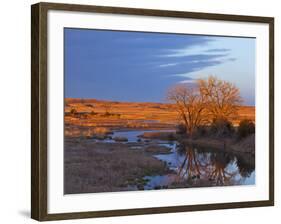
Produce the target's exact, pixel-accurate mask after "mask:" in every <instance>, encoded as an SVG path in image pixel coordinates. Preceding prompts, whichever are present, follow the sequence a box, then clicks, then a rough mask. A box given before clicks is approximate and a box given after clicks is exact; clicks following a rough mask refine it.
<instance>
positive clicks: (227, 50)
mask: <svg viewBox="0 0 281 224" xmlns="http://www.w3.org/2000/svg"><path fill="white" fill-rule="evenodd" d="M229 51H230V49H227V48H214V49H208V50H205V52H207V53H213V52H214V53H218V52H229Z"/></svg>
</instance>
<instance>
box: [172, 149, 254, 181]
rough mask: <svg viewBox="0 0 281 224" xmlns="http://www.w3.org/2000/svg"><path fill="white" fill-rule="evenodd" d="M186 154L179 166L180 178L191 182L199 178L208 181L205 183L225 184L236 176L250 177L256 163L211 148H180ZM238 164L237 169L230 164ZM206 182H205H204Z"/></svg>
mask: <svg viewBox="0 0 281 224" xmlns="http://www.w3.org/2000/svg"><path fill="white" fill-rule="evenodd" d="M178 150H179V152H180V153H181V154H183V155H184V160H183V162H182V163H181V164H180V166H179V168H178V176H179V180H183V179H185V180H187V181H188V182H190V183H191V184H193V183H195V182H196V181H197V179H201V180H205V181H208V183H207V182H205V185H215V186H223V185H229V184H231V182H233V181H235V176H237V175H238V174H240V175H241V176H242V177H249V176H250V175H251V173H252V172H253V171H254V169H255V165H254V164H253V163H250V162H249V161H248V159H245V158H244V157H242V156H240V157H238V156H234V155H233V154H231V153H226V152H215V153H214V152H211V151H210V150H197V149H195V148H194V147H192V146H182V145H180V146H179V148H178ZM235 161H236V165H237V168H238V169H237V170H235V169H234V170H232V169H230V168H229V165H235V163H234V162H235ZM202 184H204V183H202Z"/></svg>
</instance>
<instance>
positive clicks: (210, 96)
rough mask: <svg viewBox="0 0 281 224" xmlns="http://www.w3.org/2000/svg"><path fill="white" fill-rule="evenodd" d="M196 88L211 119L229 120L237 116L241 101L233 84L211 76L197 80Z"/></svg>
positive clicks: (238, 92)
mask: <svg viewBox="0 0 281 224" xmlns="http://www.w3.org/2000/svg"><path fill="white" fill-rule="evenodd" d="M198 86H199V91H200V94H201V95H202V96H203V97H204V99H205V100H206V102H207V107H208V111H209V113H210V115H211V116H212V117H213V119H227V120H229V119H231V118H233V117H234V116H235V115H236V114H237V109H238V105H240V104H241V102H242V99H241V97H240V91H239V89H238V88H237V87H236V86H235V85H234V84H232V83H230V82H227V81H223V80H220V79H217V78H216V77H213V76H211V77H209V78H208V79H207V80H203V79H200V80H198Z"/></svg>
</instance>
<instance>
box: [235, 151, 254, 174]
mask: <svg viewBox="0 0 281 224" xmlns="http://www.w3.org/2000/svg"><path fill="white" fill-rule="evenodd" d="M236 165H237V167H238V169H239V173H240V175H241V176H242V177H250V176H251V174H252V172H253V171H254V170H255V157H254V156H253V155H248V156H246V157H245V156H244V157H242V156H237V157H236Z"/></svg>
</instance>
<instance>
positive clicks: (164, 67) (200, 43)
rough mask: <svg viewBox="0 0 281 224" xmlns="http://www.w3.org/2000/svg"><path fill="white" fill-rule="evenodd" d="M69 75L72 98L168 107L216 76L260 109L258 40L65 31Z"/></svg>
mask: <svg viewBox="0 0 281 224" xmlns="http://www.w3.org/2000/svg"><path fill="white" fill-rule="evenodd" d="M64 72H65V74H64V78H65V97H67V98H68V97H71V98H95V99H102V100H113V101H129V102H165V101H166V94H167V90H168V89H169V88H170V87H171V86H173V85H176V84H180V83H186V84H192V83H195V82H196V79H199V78H202V79H206V78H208V76H210V75H212V76H216V77H217V78H219V79H222V80H226V81H229V82H232V83H234V84H235V85H236V86H237V87H238V88H239V89H240V94H241V97H242V99H243V104H244V105H255V38H245V37H222V36H206V35H189V34H168V33H148V32H125V31H109V30H94V29H76V28H75V29H73V28H65V29H64Z"/></svg>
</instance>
